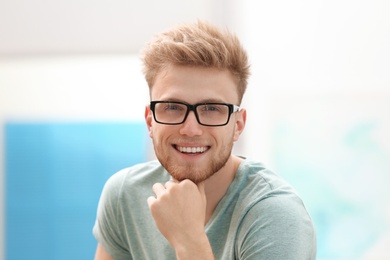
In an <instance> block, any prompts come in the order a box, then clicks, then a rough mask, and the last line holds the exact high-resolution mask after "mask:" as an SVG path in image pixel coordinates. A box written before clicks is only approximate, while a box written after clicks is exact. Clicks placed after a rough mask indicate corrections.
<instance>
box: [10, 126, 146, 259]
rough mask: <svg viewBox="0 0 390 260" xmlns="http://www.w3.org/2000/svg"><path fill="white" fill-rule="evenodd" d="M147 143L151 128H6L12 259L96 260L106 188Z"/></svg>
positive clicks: (141, 153) (138, 159)
mask: <svg viewBox="0 0 390 260" xmlns="http://www.w3.org/2000/svg"><path fill="white" fill-rule="evenodd" d="M147 139H148V137H147V132H146V127H145V125H144V123H143V122H142V123H127V122H124V123H112V122H109V123H58V122H54V123H52V122H45V123H31V122H28V123H24V122H17V123H15V122H11V123H6V125H5V139H4V140H5V173H6V174H5V184H6V192H5V195H6V203H5V204H6V206H5V211H6V232H5V235H6V237H5V240H6V247H5V248H6V259H7V260H14V259H15V260H16V259H40V260H46V259H47V260H49V259H50V260H53V259H58V260H59V259H64V260H65V259H66V260H69V259H93V255H94V252H95V248H96V241H95V239H94V237H93V235H92V227H93V224H94V221H95V213H96V208H97V204H98V200H99V196H100V192H101V190H102V188H103V185H104V183H105V181H106V180H107V179H108V178H109V176H111V175H112V174H113V173H115V172H116V171H118V170H120V169H122V168H125V167H128V166H131V165H133V164H135V163H138V162H142V161H144V160H145V159H146V157H147V156H146V155H147V152H148V151H147Z"/></svg>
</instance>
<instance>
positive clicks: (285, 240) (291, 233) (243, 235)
mask: <svg viewBox="0 0 390 260" xmlns="http://www.w3.org/2000/svg"><path fill="white" fill-rule="evenodd" d="M236 246H237V248H236V252H237V254H238V258H239V259H245V260H255V259H256V260H259V259H273V260H279V259H280V260H305V259H307V260H314V259H316V235H315V229H314V226H313V223H312V221H311V218H310V216H309V214H308V213H307V211H306V209H305V207H304V205H303V203H302V201H301V200H300V199H299V198H298V197H297V196H296V195H293V194H288V195H287V194H286V195H283V196H274V197H267V198H265V199H262V200H260V201H258V202H257V203H255V204H254V205H253V206H252V207H251V208H250V209H249V210H248V212H247V213H246V215H245V217H244V219H243V221H242V223H241V227H240V230H239V234H238V243H237V245H236Z"/></svg>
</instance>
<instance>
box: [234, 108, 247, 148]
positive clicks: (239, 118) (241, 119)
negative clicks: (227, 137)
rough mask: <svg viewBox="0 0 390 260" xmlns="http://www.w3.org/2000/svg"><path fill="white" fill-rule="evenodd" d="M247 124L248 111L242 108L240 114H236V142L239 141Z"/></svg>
mask: <svg viewBox="0 0 390 260" xmlns="http://www.w3.org/2000/svg"><path fill="white" fill-rule="evenodd" d="M245 123H246V110H245V109H244V108H242V109H241V110H240V111H239V112H237V113H236V125H235V128H234V136H233V140H234V142H235V141H237V140H238V138H239V137H240V135H241V133H242V132H243V131H244V128H245Z"/></svg>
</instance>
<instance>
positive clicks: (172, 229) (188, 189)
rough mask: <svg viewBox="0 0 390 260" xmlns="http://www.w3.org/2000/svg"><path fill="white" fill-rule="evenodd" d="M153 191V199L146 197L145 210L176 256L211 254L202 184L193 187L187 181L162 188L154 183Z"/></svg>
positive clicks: (162, 186)
mask: <svg viewBox="0 0 390 260" xmlns="http://www.w3.org/2000/svg"><path fill="white" fill-rule="evenodd" d="M153 192H154V193H155V194H156V197H149V198H148V205H149V209H150V211H151V213H152V216H153V218H154V221H155V222H156V225H157V227H158V229H159V230H160V232H161V233H162V234H163V235H164V237H165V238H166V239H167V240H168V241H169V243H171V245H172V246H173V247H174V248H175V250H176V254H177V255H178V254H179V253H180V254H181V253H184V255H187V256H188V255H190V256H191V257H194V256H196V255H197V254H198V253H199V252H201V253H202V254H203V253H207V254H210V253H211V255H212V250H211V247H210V244H209V241H208V238H207V236H206V233H205V231H204V226H205V218H206V194H205V188H204V183H199V184H198V185H196V184H195V183H193V182H192V181H190V180H184V181H182V182H173V181H169V182H167V183H166V184H165V186H164V185H162V184H161V183H156V184H154V185H153ZM202 250H203V252H202ZM198 259H200V258H198ZM203 259H208V258H203Z"/></svg>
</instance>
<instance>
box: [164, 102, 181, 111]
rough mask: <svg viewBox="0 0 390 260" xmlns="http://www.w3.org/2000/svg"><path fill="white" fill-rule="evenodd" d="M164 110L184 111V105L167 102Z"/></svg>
mask: <svg viewBox="0 0 390 260" xmlns="http://www.w3.org/2000/svg"><path fill="white" fill-rule="evenodd" d="M164 110H166V111H183V110H184V106H183V105H181V104H176V103H167V104H166V106H165V108H164Z"/></svg>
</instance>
